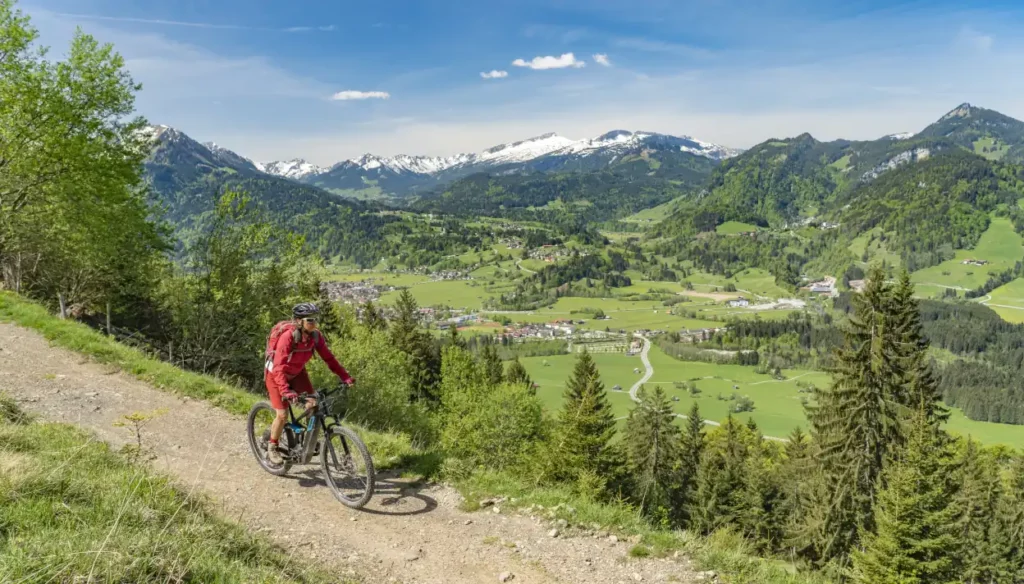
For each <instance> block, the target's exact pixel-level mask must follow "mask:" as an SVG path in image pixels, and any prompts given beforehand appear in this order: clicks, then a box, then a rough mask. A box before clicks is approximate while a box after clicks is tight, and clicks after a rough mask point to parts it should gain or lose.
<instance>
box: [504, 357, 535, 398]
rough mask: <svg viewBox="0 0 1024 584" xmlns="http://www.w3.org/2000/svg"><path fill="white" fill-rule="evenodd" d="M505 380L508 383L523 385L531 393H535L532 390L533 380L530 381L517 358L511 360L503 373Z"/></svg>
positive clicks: (524, 368)
mask: <svg viewBox="0 0 1024 584" xmlns="http://www.w3.org/2000/svg"><path fill="white" fill-rule="evenodd" d="M505 380H506V381H508V382H509V383H518V384H520V385H525V386H526V387H527V388H529V390H530V392H531V393H536V391H535V390H534V388H533V380H532V379H530V374H529V373H527V372H526V367H524V366H523V364H522V363H520V362H519V357H516V358H515V359H513V360H512V362H511V363H510V364H509V366H508V370H506V371H505Z"/></svg>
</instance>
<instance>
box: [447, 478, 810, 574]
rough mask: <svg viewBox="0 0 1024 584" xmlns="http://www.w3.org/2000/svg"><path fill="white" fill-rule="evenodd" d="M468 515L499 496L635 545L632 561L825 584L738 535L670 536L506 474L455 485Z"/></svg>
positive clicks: (638, 519) (628, 512) (634, 515)
mask: <svg viewBox="0 0 1024 584" xmlns="http://www.w3.org/2000/svg"><path fill="white" fill-rule="evenodd" d="M458 486H459V489H460V491H461V492H462V495H463V497H464V498H465V500H466V502H465V504H464V507H465V508H466V509H469V510H473V509H477V508H479V507H480V501H481V500H483V499H488V498H491V497H496V496H501V497H507V499H506V500H505V501H504V502H503V503H502V504H501V506H502V508H503V509H524V508H531V507H532V508H533V509H532V510H531V512H532V513H539V514H541V515H543V516H546V517H548V518H549V519H552V520H558V519H563V520H565V521H566V522H568V523H569V525H572V526H577V527H582V528H585V529H594V530H601V531H607V532H609V533H614V534H616V535H618V536H619V537H622V538H628V539H629V541H631V542H634V545H633V547H631V549H630V551H629V555H630V556H631V557H646V556H645V554H646V555H650V556H655V557H666V556H669V555H672V554H673V553H674V552H677V551H678V552H680V553H681V554H685V555H686V556H688V557H690V558H691V559H692V560H693V561H694V563H695V564H696V565H697V568H698V569H700V570H714V571H716V572H718V573H719V574H720V575H721V576H722V581H724V582H729V583H730V584H826V583H828V582H829V580H827V579H826V578H825V577H824V576H821V575H818V574H811V573H802V572H801V573H798V572H797V571H796V569H795V567H794V566H793V565H791V564H789V563H787V562H784V561H781V560H776V559H767V558H760V557H757V552H756V550H754V549H753V548H752V547H751V545H750V544H749V542H747V541H746V540H745V539H744V538H743V537H742V536H740V535H738V534H736V533H734V532H731V531H721V532H718V533H714V534H712V535H711V536H709V537H702V536H699V535H696V534H693V533H690V532H687V531H670V530H667V529H661V528H658V527H655V526H653V525H651V523H650V522H648V521H647V520H646V519H644V518H643V517H642V516H640V514H639V513H638V512H637V511H636V510H635V509H633V508H631V507H629V506H628V505H625V504H619V503H614V502H613V503H606V502H599V501H595V500H593V499H592V498H589V497H586V496H582V495H579V494H576V493H574V492H572V491H571V490H570V489H568V488H566V487H561V486H555V487H551V486H541V487H536V486H533V485H528V484H526V483H524V482H523V481H522V480H521V479H520V478H518V477H515V476H512V475H511V474H508V473H499V472H490V471H482V472H477V473H475V474H474V475H472V476H471V477H470V478H468V479H466V480H464V481H462V482H461V483H460V484H459V485H458Z"/></svg>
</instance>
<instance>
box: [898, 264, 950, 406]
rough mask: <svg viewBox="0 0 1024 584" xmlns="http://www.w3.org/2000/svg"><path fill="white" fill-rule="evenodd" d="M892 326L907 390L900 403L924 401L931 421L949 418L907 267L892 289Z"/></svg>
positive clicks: (910, 404)
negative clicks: (928, 356) (930, 357)
mask: <svg viewBox="0 0 1024 584" xmlns="http://www.w3.org/2000/svg"><path fill="white" fill-rule="evenodd" d="M891 301H892V309H891V312H892V314H893V329H894V331H895V333H896V335H897V336H898V338H897V344H896V348H897V350H898V351H899V353H900V358H901V359H903V361H904V363H903V364H902V370H903V373H904V392H903V394H902V396H901V403H902V405H903V406H905V407H906V408H907V410H908V411H914V410H915V409H916V408H918V407H919V405H920V404H922V403H923V404H925V406H926V410H925V412H926V415H927V417H928V419H929V420H930V421H931V423H932V424H935V425H938V424H941V423H943V422H945V421H946V420H948V419H949V410H948V409H947V408H946V407H945V406H943V404H942V394H941V392H940V391H939V383H938V380H937V379H935V375H934V374H933V372H932V369H931V367H930V366H929V363H928V359H927V355H928V346H929V343H928V340H927V339H926V338H925V337H924V333H923V332H922V329H921V311H920V308H919V307H918V303H917V300H916V299H915V298H914V285H913V284H912V283H911V282H910V274H909V273H908V272H907V270H906V269H904V270H903V271H902V272H901V273H900V277H899V279H898V280H897V282H896V285H895V286H894V287H893V289H892V300H891Z"/></svg>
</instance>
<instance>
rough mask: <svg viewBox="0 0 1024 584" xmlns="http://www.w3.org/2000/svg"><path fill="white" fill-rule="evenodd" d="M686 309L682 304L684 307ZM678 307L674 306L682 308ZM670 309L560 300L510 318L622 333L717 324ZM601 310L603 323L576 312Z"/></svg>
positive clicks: (619, 302) (634, 303) (644, 302)
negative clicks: (573, 323)
mask: <svg viewBox="0 0 1024 584" xmlns="http://www.w3.org/2000/svg"><path fill="white" fill-rule="evenodd" d="M684 305H685V304H684ZM684 305H677V306H684ZM671 308H672V307H667V306H662V304H661V301H658V300H642V301H629V300H620V299H618V298H577V297H567V298H559V299H558V302H556V303H555V304H553V305H551V306H550V307H546V308H540V309H538V310H535V311H533V312H531V313H529V314H526V313H515V314H510V315H509V316H510V317H511V318H512V320H513V321H516V322H551V321H553V320H559V319H573V320H585V321H586V323H584V324H583V325H581V326H582V328H584V329H589V330H602V331H603V330H605V329H606V328H608V329H611V330H619V329H623V330H626V331H634V330H638V329H650V330H655V329H661V330H669V329H682V328H706V327H713V326H718V325H719V323H715V322H711V321H704V320H694V319H688V318H683V317H681V316H677V315H675V314H671V313H670V312H669V311H670V310H671ZM587 309H600V310H602V311H604V313H605V315H606V316H608V317H610V318H608V319H606V320H593V319H592V318H591V316H590V314H584V313H581V312H579V311H581V310H587Z"/></svg>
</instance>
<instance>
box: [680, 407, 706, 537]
mask: <svg viewBox="0 0 1024 584" xmlns="http://www.w3.org/2000/svg"><path fill="white" fill-rule="evenodd" d="M680 440H681V442H680V450H681V452H680V469H679V475H680V487H679V489H680V493H679V499H680V503H679V506H680V515H682V521H683V523H687V524H688V523H689V520H690V517H689V515H690V508H691V507H692V506H693V503H694V496H695V495H696V490H697V473H698V471H699V469H700V459H701V454H702V453H703V452H704V418H703V417H702V415H701V413H700V406H699V405H698V404H697V400H694V401H693V405H692V406H691V407H690V413H689V414H687V416H686V427H685V428H684V429H683V433H682V436H681V437H680Z"/></svg>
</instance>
